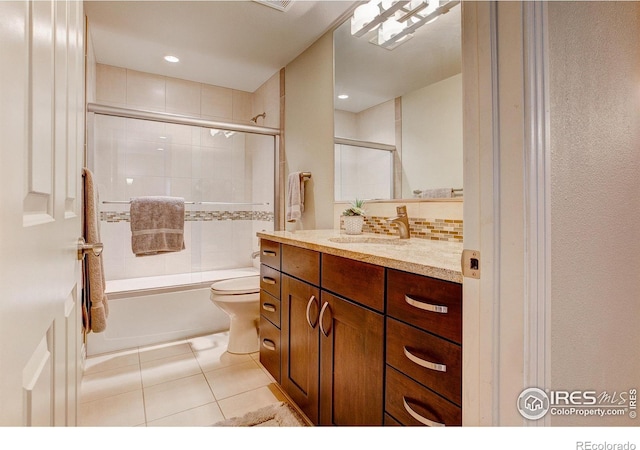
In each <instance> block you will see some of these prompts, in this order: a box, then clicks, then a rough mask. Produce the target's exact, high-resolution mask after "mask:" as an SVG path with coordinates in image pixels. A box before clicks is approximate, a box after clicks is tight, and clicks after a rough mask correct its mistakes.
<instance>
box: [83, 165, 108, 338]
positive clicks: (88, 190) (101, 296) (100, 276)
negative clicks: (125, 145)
mask: <svg viewBox="0 0 640 450" xmlns="http://www.w3.org/2000/svg"><path fill="white" fill-rule="evenodd" d="M83 175H84V217H85V219H84V220H85V233H84V234H85V236H84V239H85V241H86V242H87V244H97V243H99V242H101V240H100V222H99V220H100V219H99V217H98V216H99V212H98V205H99V203H98V189H97V186H96V185H95V183H94V180H93V173H91V171H90V170H89V169H87V168H86V167H85V168H84V169H83ZM84 261H85V264H86V269H87V270H86V273H87V277H86V280H85V286H84V289H85V293H86V294H85V295H87V298H88V305H87V311H86V314H87V315H88V322H89V323H88V324H85V327H86V328H88V329H89V330H90V331H93V332H95V333H100V332H102V331H104V330H105V329H106V328H107V317H108V316H109V303H108V299H107V295H106V294H105V289H106V283H105V278H104V267H103V265H102V254H100V256H96V255H94V254H93V253H92V252H88V253H87V254H86V255H85V259H84Z"/></svg>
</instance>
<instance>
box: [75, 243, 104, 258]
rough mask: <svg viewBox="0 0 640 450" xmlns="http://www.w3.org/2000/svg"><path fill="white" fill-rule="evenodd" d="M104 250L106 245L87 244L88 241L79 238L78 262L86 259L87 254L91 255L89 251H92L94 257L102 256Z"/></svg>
mask: <svg viewBox="0 0 640 450" xmlns="http://www.w3.org/2000/svg"><path fill="white" fill-rule="evenodd" d="M103 248H104V245H103V244H102V242H97V243H95V244H87V241H85V240H84V238H83V237H80V238H78V261H81V260H82V259H83V258H84V255H85V253H89V251H91V253H93V255H94V256H100V255H101V254H102V250H103Z"/></svg>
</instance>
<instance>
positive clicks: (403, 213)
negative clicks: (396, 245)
mask: <svg viewBox="0 0 640 450" xmlns="http://www.w3.org/2000/svg"><path fill="white" fill-rule="evenodd" d="M396 212H397V214H398V215H397V216H396V217H390V218H388V219H387V222H388V223H395V224H396V225H397V226H398V234H399V235H400V239H409V238H410V237H411V232H410V231H409V217H408V216H407V207H406V206H404V205H403V206H398V207H397V208H396Z"/></svg>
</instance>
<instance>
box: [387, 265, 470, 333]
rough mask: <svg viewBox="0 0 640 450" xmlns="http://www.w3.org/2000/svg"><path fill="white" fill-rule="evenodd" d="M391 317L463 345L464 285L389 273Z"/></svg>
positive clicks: (388, 311)
mask: <svg viewBox="0 0 640 450" xmlns="http://www.w3.org/2000/svg"><path fill="white" fill-rule="evenodd" d="M387 314H389V315H390V316H392V317H395V318H397V319H400V320H402V321H403V322H407V323H410V324H412V325H415V326H417V327H419V328H422V329H424V330H427V331H429V332H431V333H434V334H438V335H440V336H442V337H444V338H447V339H449V340H452V341H454V342H457V343H458V344H461V343H462V285H461V284H458V283H452V282H449V281H443V280H438V279H435V278H430V277H425V276H421V275H415V274H412V273H406V272H401V271H398V270H395V269H389V270H388V271H387Z"/></svg>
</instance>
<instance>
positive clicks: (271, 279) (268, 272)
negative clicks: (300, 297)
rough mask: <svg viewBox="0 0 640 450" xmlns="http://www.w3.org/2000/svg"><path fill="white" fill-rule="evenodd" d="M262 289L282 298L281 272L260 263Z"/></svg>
mask: <svg viewBox="0 0 640 450" xmlns="http://www.w3.org/2000/svg"><path fill="white" fill-rule="evenodd" d="M260 289H263V290H265V291H267V292H268V293H269V294H271V295H273V296H274V297H276V298H280V272H278V271H277V270H275V269H272V268H271V267H269V266H265V265H264V264H262V265H260Z"/></svg>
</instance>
